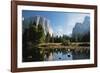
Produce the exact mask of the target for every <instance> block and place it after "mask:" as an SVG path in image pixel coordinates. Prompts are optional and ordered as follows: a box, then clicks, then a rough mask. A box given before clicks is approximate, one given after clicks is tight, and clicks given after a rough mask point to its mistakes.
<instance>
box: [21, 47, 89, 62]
mask: <svg viewBox="0 0 100 73" xmlns="http://www.w3.org/2000/svg"><path fill="white" fill-rule="evenodd" d="M77 59H78V60H79V59H90V50H89V49H85V50H78V51H75V50H70V49H67V50H66V49H45V50H44V49H42V48H35V49H34V48H33V49H32V50H30V51H29V55H27V56H26V58H23V62H32V61H60V60H77Z"/></svg>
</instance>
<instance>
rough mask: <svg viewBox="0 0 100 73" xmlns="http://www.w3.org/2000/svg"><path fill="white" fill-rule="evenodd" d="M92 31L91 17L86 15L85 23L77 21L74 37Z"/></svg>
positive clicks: (73, 32)
mask: <svg viewBox="0 0 100 73" xmlns="http://www.w3.org/2000/svg"><path fill="white" fill-rule="evenodd" d="M88 32H90V17H89V16H86V17H85V19H84V21H83V23H76V24H75V27H74V28H73V31H72V37H74V38H76V37H78V36H84V35H85V34H87V33H88Z"/></svg>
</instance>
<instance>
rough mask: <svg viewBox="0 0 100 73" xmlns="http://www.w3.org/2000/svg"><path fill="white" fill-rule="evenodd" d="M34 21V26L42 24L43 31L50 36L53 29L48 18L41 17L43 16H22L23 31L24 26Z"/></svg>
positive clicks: (27, 26)
mask: <svg viewBox="0 0 100 73" xmlns="http://www.w3.org/2000/svg"><path fill="white" fill-rule="evenodd" d="M34 22H35V23H36V27H37V26H38V25H42V27H43V29H44V33H45V34H47V33H49V34H50V35H51V36H52V34H53V30H52V28H51V26H50V20H48V19H47V18H45V17H43V16H32V17H28V18H24V20H23V26H22V28H23V31H24V29H26V28H29V26H30V25H32V24H30V23H34Z"/></svg>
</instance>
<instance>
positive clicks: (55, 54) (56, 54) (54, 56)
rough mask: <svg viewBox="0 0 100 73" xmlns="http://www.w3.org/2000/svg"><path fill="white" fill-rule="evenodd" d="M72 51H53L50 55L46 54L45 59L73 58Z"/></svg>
mask: <svg viewBox="0 0 100 73" xmlns="http://www.w3.org/2000/svg"><path fill="white" fill-rule="evenodd" d="M72 59H73V57H72V52H67V53H63V52H53V53H52V52H51V53H50V55H49V56H47V55H46V54H45V56H44V60H45V61H55V60H72Z"/></svg>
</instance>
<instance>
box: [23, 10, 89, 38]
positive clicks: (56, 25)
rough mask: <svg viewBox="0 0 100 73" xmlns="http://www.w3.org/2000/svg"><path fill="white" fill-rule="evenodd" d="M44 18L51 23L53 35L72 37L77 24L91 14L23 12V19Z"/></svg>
mask: <svg viewBox="0 0 100 73" xmlns="http://www.w3.org/2000/svg"><path fill="white" fill-rule="evenodd" d="M37 15H39V16H43V17H45V18H47V19H48V20H49V21H50V26H51V28H52V30H53V34H55V35H58V36H62V35H69V36H70V35H71V33H72V30H73V27H74V26H75V24H76V23H77V22H78V23H82V22H83V21H84V18H85V17H86V16H90V14H89V13H78V12H77V13H76V12H55V11H32V10H23V11H22V18H23V19H25V18H28V17H32V16H37Z"/></svg>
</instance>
